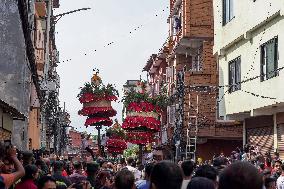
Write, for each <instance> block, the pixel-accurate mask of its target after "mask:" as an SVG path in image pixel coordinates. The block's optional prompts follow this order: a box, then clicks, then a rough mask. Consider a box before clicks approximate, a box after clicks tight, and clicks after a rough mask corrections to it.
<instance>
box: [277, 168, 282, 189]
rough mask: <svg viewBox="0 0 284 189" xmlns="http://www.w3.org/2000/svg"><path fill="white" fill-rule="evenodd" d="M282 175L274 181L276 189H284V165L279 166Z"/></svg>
mask: <svg viewBox="0 0 284 189" xmlns="http://www.w3.org/2000/svg"><path fill="white" fill-rule="evenodd" d="M281 170H282V173H281V175H280V176H279V177H278V179H277V181H276V185H277V189H284V164H282V165H281Z"/></svg>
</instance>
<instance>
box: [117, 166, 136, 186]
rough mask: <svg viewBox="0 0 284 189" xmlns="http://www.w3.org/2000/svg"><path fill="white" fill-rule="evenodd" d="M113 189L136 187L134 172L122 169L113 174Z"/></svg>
mask: <svg viewBox="0 0 284 189" xmlns="http://www.w3.org/2000/svg"><path fill="white" fill-rule="evenodd" d="M114 186H115V189H136V186H135V177H134V174H133V173H132V172H131V171H129V170H128V169H123V170H121V171H119V172H117V174H116V175H115V180H114Z"/></svg>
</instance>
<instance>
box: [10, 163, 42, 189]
mask: <svg viewBox="0 0 284 189" xmlns="http://www.w3.org/2000/svg"><path fill="white" fill-rule="evenodd" d="M25 172H26V175H25V176H24V177H23V178H22V181H21V182H20V183H19V184H17V185H16V187H15V189H37V186H36V185H35V182H34V181H35V180H36V179H37V178H38V174H39V171H38V168H37V166H35V165H27V166H25Z"/></svg>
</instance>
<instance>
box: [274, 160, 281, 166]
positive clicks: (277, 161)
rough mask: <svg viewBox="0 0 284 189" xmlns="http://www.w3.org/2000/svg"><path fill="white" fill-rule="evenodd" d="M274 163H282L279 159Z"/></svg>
mask: <svg viewBox="0 0 284 189" xmlns="http://www.w3.org/2000/svg"><path fill="white" fill-rule="evenodd" d="M275 163H279V164H280V165H282V161H281V160H276V161H275V162H274V164H275Z"/></svg>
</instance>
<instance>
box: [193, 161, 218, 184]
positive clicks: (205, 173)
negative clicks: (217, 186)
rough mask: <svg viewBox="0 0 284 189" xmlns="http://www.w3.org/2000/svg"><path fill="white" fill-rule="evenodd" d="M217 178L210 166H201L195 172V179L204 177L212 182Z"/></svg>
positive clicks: (215, 172)
mask: <svg viewBox="0 0 284 189" xmlns="http://www.w3.org/2000/svg"><path fill="white" fill-rule="evenodd" d="M217 176H218V171H217V169H215V168H214V167H212V166H211V165H202V166H200V167H199V168H198V169H197V170H196V172H195V177H205V178H208V179H210V180H212V181H216V180H217Z"/></svg>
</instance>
